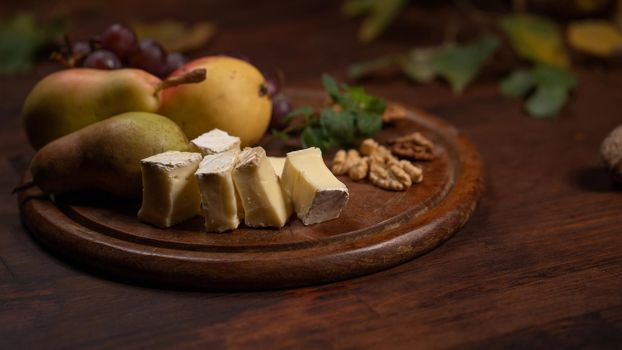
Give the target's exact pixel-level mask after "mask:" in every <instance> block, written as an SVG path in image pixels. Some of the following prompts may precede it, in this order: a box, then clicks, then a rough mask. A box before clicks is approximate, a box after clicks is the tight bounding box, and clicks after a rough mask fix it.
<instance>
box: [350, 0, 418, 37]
mask: <svg viewBox="0 0 622 350" xmlns="http://www.w3.org/2000/svg"><path fill="white" fill-rule="evenodd" d="M407 3H408V0H348V1H346V2H345V3H344V5H343V7H342V12H343V13H344V14H345V15H347V16H360V15H367V17H366V18H365V20H364V21H363V23H362V24H361V27H360V28H359V33H358V37H359V40H361V41H362V42H370V41H372V40H374V39H376V38H377V37H378V36H379V35H380V34H382V33H383V32H384V31H385V29H386V28H387V27H388V26H389V25H390V24H391V22H393V20H394V19H395V17H397V15H399V14H400V12H401V10H402V8H404V6H405V5H406V4H407Z"/></svg>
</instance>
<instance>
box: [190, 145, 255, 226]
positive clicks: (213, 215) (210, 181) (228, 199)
mask: <svg viewBox="0 0 622 350" xmlns="http://www.w3.org/2000/svg"><path fill="white" fill-rule="evenodd" d="M238 153H239V152H238V151H236V150H233V151H228V152H222V153H217V154H211V155H208V156H205V158H203V160H202V161H201V164H200V165H199V169H198V170H197V171H196V173H195V176H196V179H197V183H198V184H199V188H200V189H201V211H202V213H203V217H204V218H205V229H206V230H207V231H208V232H225V231H228V230H233V229H235V228H237V227H238V225H239V224H240V218H241V217H243V215H244V211H243V210H241V209H242V206H241V203H239V197H238V195H237V193H236V189H235V186H234V184H233V177H232V176H231V171H232V170H233V167H234V165H235V162H236V160H237V156H238Z"/></svg>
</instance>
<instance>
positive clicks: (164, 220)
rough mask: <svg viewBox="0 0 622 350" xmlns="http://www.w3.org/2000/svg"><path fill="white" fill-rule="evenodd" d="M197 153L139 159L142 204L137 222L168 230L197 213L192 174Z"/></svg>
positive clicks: (198, 161) (197, 157)
mask: <svg viewBox="0 0 622 350" xmlns="http://www.w3.org/2000/svg"><path fill="white" fill-rule="evenodd" d="M201 158H202V157H201V154H199V153H192V152H177V151H170V152H164V153H160V154H157V155H154V156H151V157H148V158H145V159H143V160H141V162H140V166H141V172H142V179H143V201H142V206H141V208H140V210H139V212H138V219H139V220H141V221H143V222H147V223H150V224H152V225H155V226H159V227H171V226H173V225H175V224H178V223H180V222H182V221H185V220H187V219H190V218H192V217H194V216H196V215H197V214H199V209H200V202H201V201H200V197H199V188H198V185H197V183H196V180H195V178H194V172H195V171H196V169H197V168H198V166H199V163H200V162H201Z"/></svg>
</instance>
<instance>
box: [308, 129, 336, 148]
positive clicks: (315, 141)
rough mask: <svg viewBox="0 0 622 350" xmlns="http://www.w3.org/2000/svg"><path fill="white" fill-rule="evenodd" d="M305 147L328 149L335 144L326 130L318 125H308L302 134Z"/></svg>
mask: <svg viewBox="0 0 622 350" xmlns="http://www.w3.org/2000/svg"><path fill="white" fill-rule="evenodd" d="M300 141H301V142H302V147H303V148H309V147H318V148H320V149H321V150H322V151H327V150H328V149H329V148H331V147H332V146H333V142H332V140H331V139H329V138H328V137H327V135H326V134H325V133H324V130H323V129H322V128H321V127H317V126H307V127H306V128H305V129H304V130H303V131H302V135H300Z"/></svg>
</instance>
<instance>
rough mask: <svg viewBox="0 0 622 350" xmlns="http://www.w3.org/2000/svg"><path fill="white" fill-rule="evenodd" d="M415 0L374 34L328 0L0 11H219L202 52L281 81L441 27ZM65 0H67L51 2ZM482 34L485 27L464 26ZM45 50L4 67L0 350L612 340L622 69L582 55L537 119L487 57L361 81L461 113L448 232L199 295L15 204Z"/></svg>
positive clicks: (436, 110) (618, 283) (620, 326)
mask: <svg viewBox="0 0 622 350" xmlns="http://www.w3.org/2000/svg"><path fill="white" fill-rule="evenodd" d="M412 3H413V4H414V5H413V6H414V7H413V8H412V9H410V10H409V12H408V13H406V14H405V17H403V19H400V20H399V21H398V22H397V23H396V24H395V25H394V26H392V27H391V28H390V29H389V31H388V32H387V35H386V36H384V37H383V38H382V40H380V41H377V42H375V43H373V44H371V45H362V44H359V43H357V42H356V40H355V39H354V38H355V35H356V30H357V28H358V24H359V21H357V20H352V21H350V20H345V19H344V18H343V17H341V16H340V15H339V14H338V11H339V6H340V2H334V1H274V2H272V1H270V2H248V1H237V0H231V1H198V0H197V1H186V0H179V1H175V2H174V3H169V2H157V3H156V2H149V3H148V4H147V2H145V1H119V0H109V1H106V2H101V1H63V2H62V3H61V4H62V5H57V3H55V2H37V1H32V0H23V1H19V2H3V3H1V4H0V13H1V14H2V15H3V16H4V15H8V14H9V13H11V12H12V11H15V10H20V9H30V10H33V11H36V12H38V13H41V14H48V13H52V12H53V11H54V9H55V8H57V7H59V6H60V7H64V8H65V10H67V9H69V11H68V12H69V13H70V16H71V28H72V31H73V33H75V35H76V36H77V37H81V36H85V34H87V33H88V34H91V33H96V32H97V31H99V30H101V29H102V27H103V26H104V25H106V24H107V23H109V22H111V21H117V20H130V19H132V18H140V19H145V20H149V19H159V18H181V19H185V20H188V21H197V20H204V19H218V21H219V24H220V32H219V35H218V36H217V37H216V38H215V41H214V42H213V44H212V45H211V46H210V47H208V48H207V49H205V50H204V51H203V52H202V53H210V52H240V53H244V54H246V55H248V56H250V57H252V58H253V61H254V62H255V63H256V64H258V65H260V66H261V67H263V68H264V69H266V70H272V69H276V68H280V69H282V70H283V71H284V72H285V74H286V77H287V84H288V85H292V86H294V85H295V86H299V85H308V86H311V87H319V85H320V83H319V75H320V74H321V73H322V72H329V73H334V74H337V75H341V76H343V74H344V70H345V67H346V65H347V64H348V63H349V62H352V61H355V60H362V59H367V58H372V57H375V56H378V55H381V54H384V53H387V52H400V51H403V50H407V49H409V48H411V47H413V46H415V45H430V44H435V43H438V42H440V40H442V36H443V33H444V31H443V27H444V26H445V24H446V23H447V21H448V19H450V18H454V17H457V16H458V15H459V11H456V10H455V9H453V8H450V7H448V6H447V5H437V6H425V5H422V6H421V7H419V5H418V4H419V2H412ZM61 10H62V8H61ZM469 33H471V34H474V33H475V34H476V33H478V31H477V30H473V31H467V30H465V31H462V34H469ZM55 69H58V67H57V66H55V65H52V64H39V65H37V66H36V68H35V70H34V71H33V72H32V73H31V74H28V75H22V76H15V77H10V78H2V80H1V83H0V96H2V103H0V193H4V197H3V200H2V201H0V324H1V325H2V327H0V348H3V349H4V348H7V349H21V348H44V347H46V348H57V349H61V348H62V349H67V348H101V349H103V348H129V349H144V348H171V347H175V348H202V349H205V348H209V349H220V348H229V349H236V348H248V349H292V348H297V349H317V348H325V349H361V348H366V349H417V348H428V349H429V348H435V349H436V348H473V349H482V348H497V349H498V348H510V349H512V348H514V349H525V348H528V349H551V348H596V349H619V348H620V344H622V293H620V291H621V290H622V248H621V247H622V234H621V232H622V220H621V219H620V212H621V210H622V195H621V194H622V193H621V192H620V191H619V190H617V189H616V188H614V187H613V186H612V185H611V183H610V181H609V178H608V177H607V174H606V173H605V172H604V171H603V170H602V168H601V167H600V163H599V160H598V157H597V154H598V147H599V144H600V142H601V140H602V139H603V138H604V137H605V135H606V134H607V133H608V132H609V131H610V130H612V129H613V128H614V127H615V126H617V125H619V124H620V123H622V119H621V118H620V107H619V106H620V102H619V95H620V93H621V92H622V71H620V70H619V69H614V68H607V67H597V68H594V69H592V68H588V67H581V66H580V67H578V74H579V81H580V83H579V85H578V89H577V90H576V91H575V92H574V94H573V97H572V100H571V102H570V103H569V104H568V106H566V107H565V108H564V109H563V111H562V114H561V115H560V117H559V118H557V119H554V120H534V119H531V118H529V117H528V116H527V115H525V114H524V113H523V112H522V110H521V105H520V103H519V101H515V100H511V99H507V98H504V97H501V96H500V95H499V93H498V90H497V86H496V85H495V81H496V79H497V78H498V76H494V75H493V74H490V73H486V74H484V76H483V77H481V78H479V79H478V80H477V81H476V83H475V85H473V86H472V87H469V88H468V89H467V90H466V92H465V93H464V94H463V95H461V96H455V95H453V94H452V93H451V91H450V90H449V88H448V87H446V85H444V84H443V83H441V82H435V83H432V84H426V85H411V84H409V83H408V82H406V81H404V80H401V79H397V80H392V81H386V82H384V81H370V82H366V84H365V86H366V88H367V89H368V90H370V91H371V92H373V93H377V94H380V95H382V96H385V97H389V98H391V99H395V100H397V101H399V102H403V103H405V104H408V105H411V106H419V107H421V108H423V109H425V110H427V111H429V112H431V113H432V114H434V115H438V116H440V117H442V118H444V119H445V120H447V121H448V122H450V123H451V124H452V125H455V126H456V127H457V128H458V129H459V130H461V131H462V132H463V133H464V134H465V135H467V136H468V137H469V139H471V140H473V142H474V143H475V145H476V147H477V149H478V150H479V151H480V153H481V155H482V158H483V159H484V163H485V164H486V166H485V172H486V175H487V176H486V191H485V194H484V196H483V197H482V199H481V201H480V202H479V204H478V208H477V209H476V210H475V212H474V213H473V216H472V217H471V219H470V220H469V222H468V223H467V224H466V225H465V226H464V227H463V228H462V229H461V230H460V231H459V232H458V233H457V234H456V235H455V236H454V237H452V239H450V240H448V241H447V242H446V243H445V244H443V245H441V246H440V247H438V248H436V249H434V250H433V251H431V252H429V253H428V254H425V255H423V256H421V257H419V258H417V259H415V260H413V261H411V262H408V263H405V264H402V265H399V266H396V267H394V268H391V269H388V270H385V271H381V272H378V273H375V274H371V275H367V276H363V277H359V278H355V279H351V280H347V281H341V282H335V283H330V284H326V285H322V286H315V287H304V288H298V289H291V290H281V291H263V292H252V293H250V292H245V293H204V292H197V291H190V290H183V289H162V288H156V287H154V286H147V285H144V284H134V285H128V284H126V283H118V282H115V281H111V280H110V276H104V277H98V276H94V275H92V274H90V273H88V272H86V271H83V270H80V269H79V268H76V267H75V266H76V265H75V264H66V263H65V262H64V260H61V259H56V258H54V256H53V254H52V253H50V252H48V251H46V250H45V249H44V248H42V246H41V245H39V244H37V243H36V242H35V241H34V240H33V239H32V238H31V236H30V235H28V234H27V232H26V230H25V229H24V228H23V227H22V224H21V223H20V220H19V213H18V206H17V203H16V199H15V198H12V197H10V196H9V195H8V193H9V192H10V190H11V189H12V188H13V187H14V186H15V185H16V184H17V183H18V182H19V180H20V176H21V174H22V173H23V171H24V170H25V168H26V166H27V164H28V161H29V159H30V157H31V156H32V150H31V149H30V147H29V146H28V145H27V143H26V141H25V140H26V139H25V136H24V135H23V132H22V131H21V129H20V126H19V122H18V119H17V117H18V115H19V111H20V108H21V103H22V101H23V100H24V98H25V96H26V94H27V93H28V91H29V90H30V88H31V87H32V86H33V84H34V83H35V82H36V81H37V80H38V79H40V78H41V77H43V76H44V75H45V74H48V73H49V72H51V71H53V70H55Z"/></svg>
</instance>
